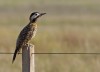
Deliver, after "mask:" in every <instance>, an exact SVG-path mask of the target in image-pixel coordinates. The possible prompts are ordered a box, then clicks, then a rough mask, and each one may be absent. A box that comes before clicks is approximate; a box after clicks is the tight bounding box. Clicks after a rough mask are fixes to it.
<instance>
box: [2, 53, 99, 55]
mask: <svg viewBox="0 0 100 72" xmlns="http://www.w3.org/2000/svg"><path fill="white" fill-rule="evenodd" d="M0 54H14V53H10V52H9V53H7V52H0ZM18 54H22V53H18ZM32 54H87V55H90V54H91V55H93V54H94V55H100V53H32Z"/></svg>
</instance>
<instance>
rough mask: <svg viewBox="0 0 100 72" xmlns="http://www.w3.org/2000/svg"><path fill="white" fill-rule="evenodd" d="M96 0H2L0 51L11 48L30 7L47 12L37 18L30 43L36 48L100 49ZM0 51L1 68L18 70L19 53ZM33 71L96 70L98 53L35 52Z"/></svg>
mask: <svg viewBox="0 0 100 72" xmlns="http://www.w3.org/2000/svg"><path fill="white" fill-rule="evenodd" d="M99 6H100V1H99V0H61V1H58V0H41V1H40V0H34V1H33V0H30V1H28V0H8V1H6V0H1V1H0V52H14V49H15V43H16V38H17V36H18V34H19V32H20V31H21V29H22V28H23V27H24V26H25V25H26V24H28V22H29V19H28V17H29V15H30V13H31V12H33V11H39V12H46V13H47V15H45V16H44V17H41V18H40V19H39V20H38V22H37V23H38V31H37V35H36V37H35V38H34V39H32V41H31V43H33V44H35V52H46V53H47V52H49V53H54V52H63V53H71V52H72V53H73V52H74V53H75V52H76V53H77V52H80V53H81V52H82V53H89V52H90V53H91V52H92V53H99V52H100V8H99ZM11 60H12V55H0V64H1V65H0V72H21V55H18V56H17V58H16V61H15V63H14V64H13V65H12V64H11ZM35 64H36V72H40V71H41V72H98V71H99V70H100V68H99V67H100V57H99V55H80V54H79V55H35Z"/></svg>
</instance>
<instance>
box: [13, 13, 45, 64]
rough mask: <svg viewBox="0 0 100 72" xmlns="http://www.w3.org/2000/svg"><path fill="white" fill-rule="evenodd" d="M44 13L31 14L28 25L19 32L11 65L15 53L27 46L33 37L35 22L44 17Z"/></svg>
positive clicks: (35, 27)
mask: <svg viewBox="0 0 100 72" xmlns="http://www.w3.org/2000/svg"><path fill="white" fill-rule="evenodd" d="M45 14H46V13H39V12H33V13H31V15H30V17H29V20H30V21H29V23H28V24H27V25H26V26H25V27H24V28H23V29H22V31H21V32H20V34H19V36H18V38H17V41H16V49H15V52H14V55H13V60H12V63H13V62H14V61H15V58H16V55H17V53H18V52H19V51H20V49H21V48H23V46H25V45H27V44H29V41H30V40H31V39H32V38H33V37H34V36H35V34H36V31H37V24H36V21H37V19H38V18H39V17H41V16H43V15H45Z"/></svg>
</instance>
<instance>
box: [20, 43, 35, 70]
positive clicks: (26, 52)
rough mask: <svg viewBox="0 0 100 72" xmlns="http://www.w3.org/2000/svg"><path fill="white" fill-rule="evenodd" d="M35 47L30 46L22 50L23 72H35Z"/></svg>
mask: <svg viewBox="0 0 100 72" xmlns="http://www.w3.org/2000/svg"><path fill="white" fill-rule="evenodd" d="M32 53H34V45H32V44H29V45H26V46H24V47H23V48H22V72H35V62H34V54H32Z"/></svg>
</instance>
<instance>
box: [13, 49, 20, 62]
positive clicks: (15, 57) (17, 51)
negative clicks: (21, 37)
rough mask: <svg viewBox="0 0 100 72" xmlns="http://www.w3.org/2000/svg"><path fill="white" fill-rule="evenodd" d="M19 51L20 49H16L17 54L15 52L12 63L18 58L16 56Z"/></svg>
mask: <svg viewBox="0 0 100 72" xmlns="http://www.w3.org/2000/svg"><path fill="white" fill-rule="evenodd" d="M18 51H19V48H16V50H15V52H14V55H13V60H12V63H13V62H14V61H15V58H16V55H17V53H18Z"/></svg>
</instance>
